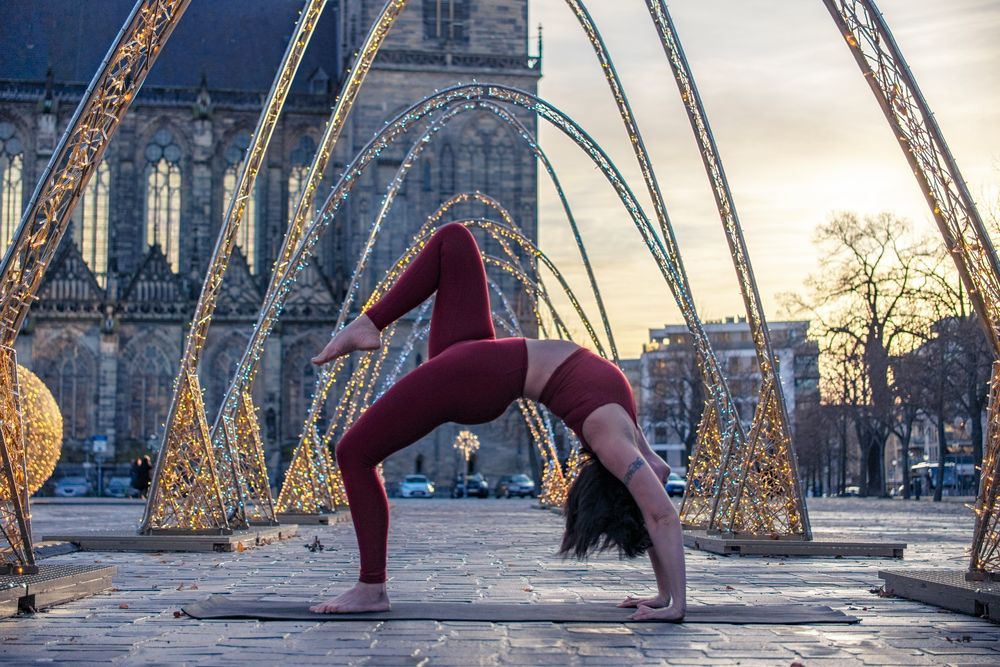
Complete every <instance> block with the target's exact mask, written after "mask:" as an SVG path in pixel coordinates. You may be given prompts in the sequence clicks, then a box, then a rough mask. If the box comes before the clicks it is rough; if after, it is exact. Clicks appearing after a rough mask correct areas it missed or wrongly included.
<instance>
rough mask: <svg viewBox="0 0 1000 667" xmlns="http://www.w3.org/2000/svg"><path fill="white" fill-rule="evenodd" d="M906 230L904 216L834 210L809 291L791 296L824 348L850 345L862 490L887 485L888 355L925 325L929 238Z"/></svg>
mask: <svg viewBox="0 0 1000 667" xmlns="http://www.w3.org/2000/svg"><path fill="white" fill-rule="evenodd" d="M908 232H909V229H908V225H907V224H906V222H905V221H903V220H901V219H899V218H897V217H895V216H894V215H892V214H890V213H882V214H879V215H876V216H867V217H865V218H863V219H862V218H858V216H856V215H854V214H853V213H840V214H838V215H836V216H834V217H833V218H832V219H831V220H830V221H829V222H828V223H826V224H825V225H822V226H821V227H820V228H819V229H818V230H817V233H816V238H815V243H816V244H817V246H819V248H820V251H821V252H820V258H821V259H820V267H819V271H818V272H817V273H816V274H815V275H813V276H810V277H809V279H808V280H807V287H808V288H809V290H810V295H809V296H808V297H806V298H805V299H802V298H799V299H797V300H796V299H795V298H794V297H793V299H792V300H793V302H796V301H797V305H798V306H799V307H800V308H801V309H802V310H805V311H807V312H809V313H810V314H811V316H812V318H813V320H814V322H815V324H816V327H817V330H818V334H819V337H820V340H821V341H822V342H821V350H823V351H826V352H830V351H833V350H840V351H842V352H843V351H849V354H848V358H851V359H852V360H854V362H855V363H856V364H857V371H858V373H857V375H858V377H856V378H853V379H852V380H851V383H850V384H851V387H850V390H851V392H852V393H853V399H852V400H854V403H853V406H852V407H853V410H852V411H853V415H852V417H853V422H854V429H855V432H856V436H857V441H858V444H859V446H860V448H861V470H860V473H861V474H860V482H861V483H860V487H861V493H862V494H863V495H879V496H884V495H886V491H887V490H886V487H885V472H884V467H885V466H884V459H885V445H886V441H887V440H888V438H889V435H890V434H891V433H892V429H893V426H894V424H895V421H896V418H895V411H896V401H895V398H894V395H893V391H892V375H891V363H890V361H891V357H892V356H893V355H895V354H899V353H901V352H904V351H906V350H908V349H912V347H913V346H914V344H915V341H917V340H919V338H918V336H919V334H920V332H921V331H922V330H923V329H925V328H926V318H925V314H924V313H923V312H921V310H920V309H919V308H918V307H917V304H918V303H919V301H920V292H921V290H922V289H923V287H924V282H925V276H924V275H923V274H922V272H921V271H920V270H919V269H920V267H921V266H922V265H924V264H926V262H925V257H926V256H927V254H928V250H927V244H926V242H917V243H914V242H912V241H910V240H909V233H908Z"/></svg>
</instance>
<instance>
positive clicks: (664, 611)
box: [629, 604, 685, 623]
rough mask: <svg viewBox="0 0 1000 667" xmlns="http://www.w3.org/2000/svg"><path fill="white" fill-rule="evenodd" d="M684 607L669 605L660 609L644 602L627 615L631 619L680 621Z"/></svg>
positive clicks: (682, 617)
mask: <svg viewBox="0 0 1000 667" xmlns="http://www.w3.org/2000/svg"><path fill="white" fill-rule="evenodd" d="M684 612H685V607H684V606H683V605H673V604H672V605H670V606H669V607H662V608H660V609H653V608H652V607H647V606H646V605H644V604H641V605H639V609H638V611H636V612H635V613H634V614H632V615H631V616H629V618H630V619H632V620H633V621H665V622H667V623H680V622H681V621H683V620H684Z"/></svg>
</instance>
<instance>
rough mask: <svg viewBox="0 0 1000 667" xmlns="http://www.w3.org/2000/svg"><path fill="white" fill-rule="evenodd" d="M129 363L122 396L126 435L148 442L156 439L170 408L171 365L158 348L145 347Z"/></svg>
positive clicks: (141, 347)
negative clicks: (153, 438) (123, 396)
mask: <svg viewBox="0 0 1000 667" xmlns="http://www.w3.org/2000/svg"><path fill="white" fill-rule="evenodd" d="M134 353H135V356H133V357H132V358H131V359H130V360H129V363H128V368H129V373H128V379H127V390H126V393H125V396H127V397H128V398H127V399H126V401H125V404H126V405H125V406H122V407H124V408H125V414H124V415H123V416H124V417H125V419H126V423H127V428H126V433H127V434H128V435H130V436H131V437H133V438H135V439H137V440H141V441H144V442H145V441H149V440H150V439H151V438H152V437H154V436H157V435H159V432H160V427H161V425H162V424H163V423H164V421H166V419H167V410H168V409H169V408H170V397H171V393H172V392H171V387H172V385H173V381H174V376H173V373H172V372H171V365H170V362H169V360H168V359H167V357H166V355H165V354H164V352H163V350H162V349H160V347H159V346H158V345H155V344H152V343H148V344H145V345H142V346H140V347H138V348H136V349H135V350H134Z"/></svg>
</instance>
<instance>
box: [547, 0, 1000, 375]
mask: <svg viewBox="0 0 1000 667" xmlns="http://www.w3.org/2000/svg"><path fill="white" fill-rule="evenodd" d="M879 6H880V7H881V9H882V11H883V12H884V14H885V16H886V18H887V20H888V22H889V25H890V27H891V28H892V30H893V32H894V34H895V37H896V39H897V41H898V43H899V44H900V47H901V48H902V50H903V53H904V56H905V57H906V59H907V61H908V62H909V64H910V66H911V68H912V69H913V71H914V73H915V75H916V78H917V81H918V82H919V84H920V86H921V88H922V90H923V92H924V95H925V96H926V98H927V99H928V101H929V103H930V105H931V108H932V109H933V111H934V112H935V115H936V116H937V119H938V121H939V123H940V124H941V126H942V129H943V131H944V134H945V137H946V139H947V141H948V143H949V145H950V146H951V148H952V151H953V152H954V154H955V156H956V158H957V160H958V163H959V166H960V168H961V169H962V173H963V174H964V176H965V179H966V181H967V182H968V184H969V186H970V189H971V190H972V192H973V195H974V196H975V197H976V199H977V202H978V203H979V205H980V210H981V211H983V213H984V215H989V213H988V210H987V209H989V208H991V207H992V206H993V205H995V203H996V201H997V197H998V185H1000V2H998V1H997V0H950V1H949V2H941V1H940V0H881V1H880V2H879ZM669 7H670V10H671V13H672V15H673V18H674V21H675V23H676V24H677V29H678V31H679V34H680V38H681V42H682V44H683V47H684V49H685V51H686V53H687V55H688V59H689V61H690V63H691V67H692V69H693V71H694V76H695V79H696V81H697V84H698V87H699V89H700V92H701V95H702V98H703V101H704V104H705V107H706V110H707V112H708V115H709V119H710V122H711V124H712V128H713V131H714V133H715V136H716V140H717V141H718V143H719V149H720V152H721V155H722V158H723V163H724V166H725V169H726V171H727V173H728V175H729V180H730V184H731V186H732V188H733V194H734V198H735V202H736V206H737V210H738V211H739V214H740V218H741V221H742V223H743V228H744V232H745V235H746V239H747V244H748V246H749V250H750V257H751V260H752V262H753V268H754V271H755V273H756V275H757V279H758V283H759V287H760V292H761V296H762V298H763V300H764V305H765V309H766V311H767V316H768V317H769V318H771V319H779V318H781V317H784V316H786V315H787V313H784V312H783V311H782V309H781V306H780V300H779V298H778V296H779V294H781V293H783V292H789V291H801V290H802V283H803V280H804V279H805V277H806V276H807V275H809V274H810V273H811V272H814V271H815V267H816V249H815V247H814V246H813V244H812V237H813V230H814V229H815V228H816V226H817V225H819V224H821V223H823V222H824V221H826V220H828V219H829V217H830V216H831V215H832V214H833V213H834V212H835V211H841V210H850V211H855V212H857V213H860V214H867V213H877V212H879V211H892V212H893V213H896V214H898V215H900V216H903V217H905V218H908V219H909V220H911V221H912V223H913V227H914V233H915V234H930V233H936V227H935V226H934V223H933V220H932V218H931V216H930V212H929V210H928V208H927V205H926V203H925V202H924V200H923V198H922V196H921V194H920V191H919V189H918V187H917V185H916V181H915V179H914V178H913V175H912V174H911V173H910V171H909V168H908V165H907V163H906V161H905V159H904V157H903V154H902V152H901V151H900V149H899V145H898V144H897V143H896V141H895V139H894V138H893V135H892V132H891V131H890V129H889V126H888V124H887V122H886V121H885V119H884V117H883V116H882V113H881V111H880V110H879V107H878V105H877V103H876V101H875V98H874V96H873V95H872V93H871V91H870V89H869V88H868V86H867V84H866V83H865V82H864V80H863V78H862V76H861V73H860V70H859V69H858V66H857V64H856V63H855V61H854V59H853V57H852V56H851V54H850V51H849V50H848V48H847V46H846V45H845V44H844V42H843V39H842V38H841V36H840V34H839V32H838V30H837V29H836V26H835V25H834V23H833V22H832V20H831V18H830V15H829V13H828V12H827V10H826V8H825V6H824V5H823V3H822V2H821V1H820V0H811V1H806V0H795V1H789V0H753V1H752V2H747V1H745V0H675V1H674V2H671V3H670V5H669ZM588 8H589V9H590V11H591V12H592V13H593V15H594V18H595V20H596V21H597V24H598V26H599V28H600V29H601V31H602V32H603V34H604V38H605V40H606V42H607V44H608V47H609V49H610V50H611V54H612V57H613V58H614V60H615V64H616V66H617V68H618V70H619V73H620V75H621V77H622V79H623V81H624V85H625V88H626V92H627V93H628V94H629V97H630V101H631V102H632V105H633V109H634V111H635V114H636V117H637V121H638V124H639V128H640V130H642V132H643V136H644V138H645V141H646V144H647V147H648V148H649V149H650V151H651V155H652V160H653V164H654V167H655V168H656V172H657V176H658V179H659V182H660V185H661V188H662V190H663V193H664V197H665V199H666V203H667V207H668V210H669V213H670V216H671V219H672V222H673V223H674V228H675V230H676V234H677V237H678V240H679V244H680V247H681V251H682V253H683V258H684V262H685V266H686V268H687V271H688V275H689V277H690V280H691V283H692V286H693V292H694V297H695V301H696V303H697V306H698V309H699V312H700V314H701V316H702V318H703V319H705V320H709V319H718V318H722V317H725V316H730V315H741V314H743V306H742V301H741V297H740V295H739V290H738V286H737V283H736V278H735V273H734V271H733V268H732V261H731V259H730V257H729V253H728V249H727V247H726V241H725V237H724V235H723V232H722V225H721V223H720V221H719V217H718V213H717V212H716V209H715V205H714V202H713V199H712V194H711V190H710V189H709V186H708V181H707V178H706V175H705V171H704V168H703V167H702V164H701V160H700V158H699V156H698V152H697V146H696V144H695V141H694V137H693V135H692V132H691V129H690V126H689V124H688V121H687V117H686V115H685V113H684V109H683V107H682V106H681V103H680V98H679V95H678V93H677V87H676V85H675V84H674V80H673V77H672V75H671V73H670V69H669V66H668V65H667V63H666V60H665V57H664V55H663V51H662V48H661V46H660V43H659V40H658V38H657V36H656V32H655V29H654V28H653V25H652V23H651V21H650V19H649V15H648V13H647V10H646V7H645V3H644V2H643V0H621V1H616V2H609V1H607V0H601V1H600V2H590V3H588ZM531 22H532V24H533V25H536V24H538V23H541V24H542V25H543V28H544V49H545V51H544V60H543V74H544V77H543V79H542V81H541V84H540V93H541V95H542V97H544V98H545V99H547V100H548V101H549V102H551V103H553V104H555V105H556V106H558V107H559V108H561V109H562V110H563V111H564V112H566V113H568V114H569V115H570V116H572V117H573V118H574V119H575V120H576V121H577V122H579V123H580V124H581V125H582V126H583V127H584V128H585V129H586V130H587V131H588V132H589V133H590V134H591V135H592V136H593V137H594V138H595V139H597V141H598V142H600V143H601V145H602V146H603V147H604V148H605V150H607V151H608V153H609V154H610V155H611V157H612V158H613V159H614V160H615V162H616V163H617V165H618V167H619V168H620V169H621V170H622V171H623V173H624V174H625V176H626V178H627V180H628V181H629V183H630V184H631V186H632V188H633V190H635V191H636V192H637V193H638V194H640V195H643V194H644V192H645V188H644V186H643V184H642V179H641V177H640V175H639V172H638V168H637V167H636V161H635V158H634V157H633V155H632V152H631V150H630V148H629V145H628V140H627V136H626V134H625V132H624V130H623V127H622V124H621V121H620V119H619V118H618V115H617V111H616V108H615V105H614V101H613V100H612V98H611V95H610V93H609V91H608V88H607V85H606V84H605V82H604V80H603V77H602V76H601V73H600V69H599V68H598V66H597V62H596V58H595V56H594V54H593V51H592V49H591V47H590V44H589V42H587V40H586V38H585V37H584V35H583V33H582V31H581V30H580V28H579V26H578V24H577V22H576V19H575V18H574V17H573V15H572V13H571V12H570V10H569V9H568V8H567V6H566V4H565V3H564V2H561V1H560V0H532V3H531ZM532 34H534V28H533V29H532ZM540 134H541V142H542V146H543V148H545V150H546V151H547V152H548V153H549V156H550V158H551V159H552V161H553V163H554V164H555V167H556V170H557V172H558V173H559V176H560V178H561V180H562V182H563V184H564V187H565V188H566V190H567V191H568V195H569V199H570V203H571V204H572V206H573V209H574V215H575V216H576V218H577V221H578V222H579V224H580V226H581V228H582V231H583V236H584V240H585V242H586V243H587V247H588V250H589V252H590V254H591V258H592V261H593V262H594V264H595V266H596V270H597V275H598V281H599V283H600V286H601V288H602V292H603V294H604V299H605V302H606V304H607V305H608V309H609V312H610V316H611V320H612V325H613V327H614V329H615V332H616V337H617V338H618V345H619V350H620V352H621V355H622V356H623V357H634V356H638V354H639V353H640V351H641V345H642V343H643V342H644V341H645V340H647V330H648V328H650V327H658V326H662V325H663V324H665V323H677V322H679V321H680V314H679V312H678V310H677V308H676V307H675V305H674V302H673V298H672V297H671V295H670V293H669V291H668V289H667V287H666V284H665V283H664V282H663V280H662V278H661V277H660V274H659V271H658V270H657V269H656V267H655V264H654V263H653V260H652V259H651V258H650V257H649V255H648V253H647V251H646V249H645V247H644V246H643V245H642V242H641V240H640V238H639V234H638V232H637V231H636V230H635V228H634V226H633V225H632V222H631V221H630V220H629V218H628V217H627V216H626V215H625V213H624V209H623V208H622V207H621V205H620V204H619V203H618V200H617V198H616V197H615V195H614V194H613V193H612V191H611V189H610V187H609V186H607V184H606V182H605V181H604V180H603V178H602V177H601V176H600V174H599V173H598V172H597V171H596V170H595V169H594V168H593V167H592V165H591V163H590V161H589V160H586V159H585V158H584V157H583V154H582V153H581V152H580V151H579V149H577V148H576V147H575V146H574V145H573V144H572V143H571V142H570V141H569V140H567V139H565V138H564V136H563V135H562V134H561V133H559V132H558V131H557V130H555V129H553V128H552V127H551V126H543V127H542V128H541V131H540ZM539 194H540V204H539V213H540V223H539V237H540V239H541V245H542V249H543V250H544V251H545V252H546V253H547V254H549V255H550V257H552V259H553V260H555V262H556V263H557V264H558V265H559V267H560V268H561V269H562V270H563V272H564V273H566V274H567V275H568V276H570V277H571V279H572V280H571V282H572V285H573V287H574V289H575V290H576V291H577V293H578V294H580V295H581V296H584V295H585V294H586V292H587V289H588V287H587V283H586V278H585V275H584V272H583V269H582V266H581V265H580V261H579V255H578V254H577V251H576V248H575V245H574V244H573V242H572V238H571V236H570V232H569V226H568V225H567V224H566V221H565V217H564V216H563V214H562V209H561V207H560V206H559V203H558V201H557V199H556V197H555V194H554V190H553V189H552V187H551V185H550V184H549V181H548V179H547V178H542V177H540V178H539ZM643 203H644V205H645V204H646V203H647V200H646V199H645V198H643ZM646 208H647V212H648V213H649V214H650V215H652V209H651V207H649V206H646ZM550 289H551V288H550ZM590 301H591V300H587V303H590ZM590 312H591V313H592V314H593V317H596V309H594V308H590ZM578 330H579V331H580V332H581V333H582V327H578Z"/></svg>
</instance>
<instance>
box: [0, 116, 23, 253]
mask: <svg viewBox="0 0 1000 667" xmlns="http://www.w3.org/2000/svg"><path fill="white" fill-rule="evenodd" d="M23 172H24V147H23V145H22V144H21V139H20V138H19V137H18V136H17V132H16V131H15V129H14V126H13V125H12V124H11V123H8V122H0V253H2V252H4V251H6V250H7V246H8V245H9V244H10V242H11V240H12V239H13V238H14V232H16V231H17V225H18V224H19V223H20V222H21V213H22V211H21V205H22V203H21V202H22V187H23V181H24V173H23Z"/></svg>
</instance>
